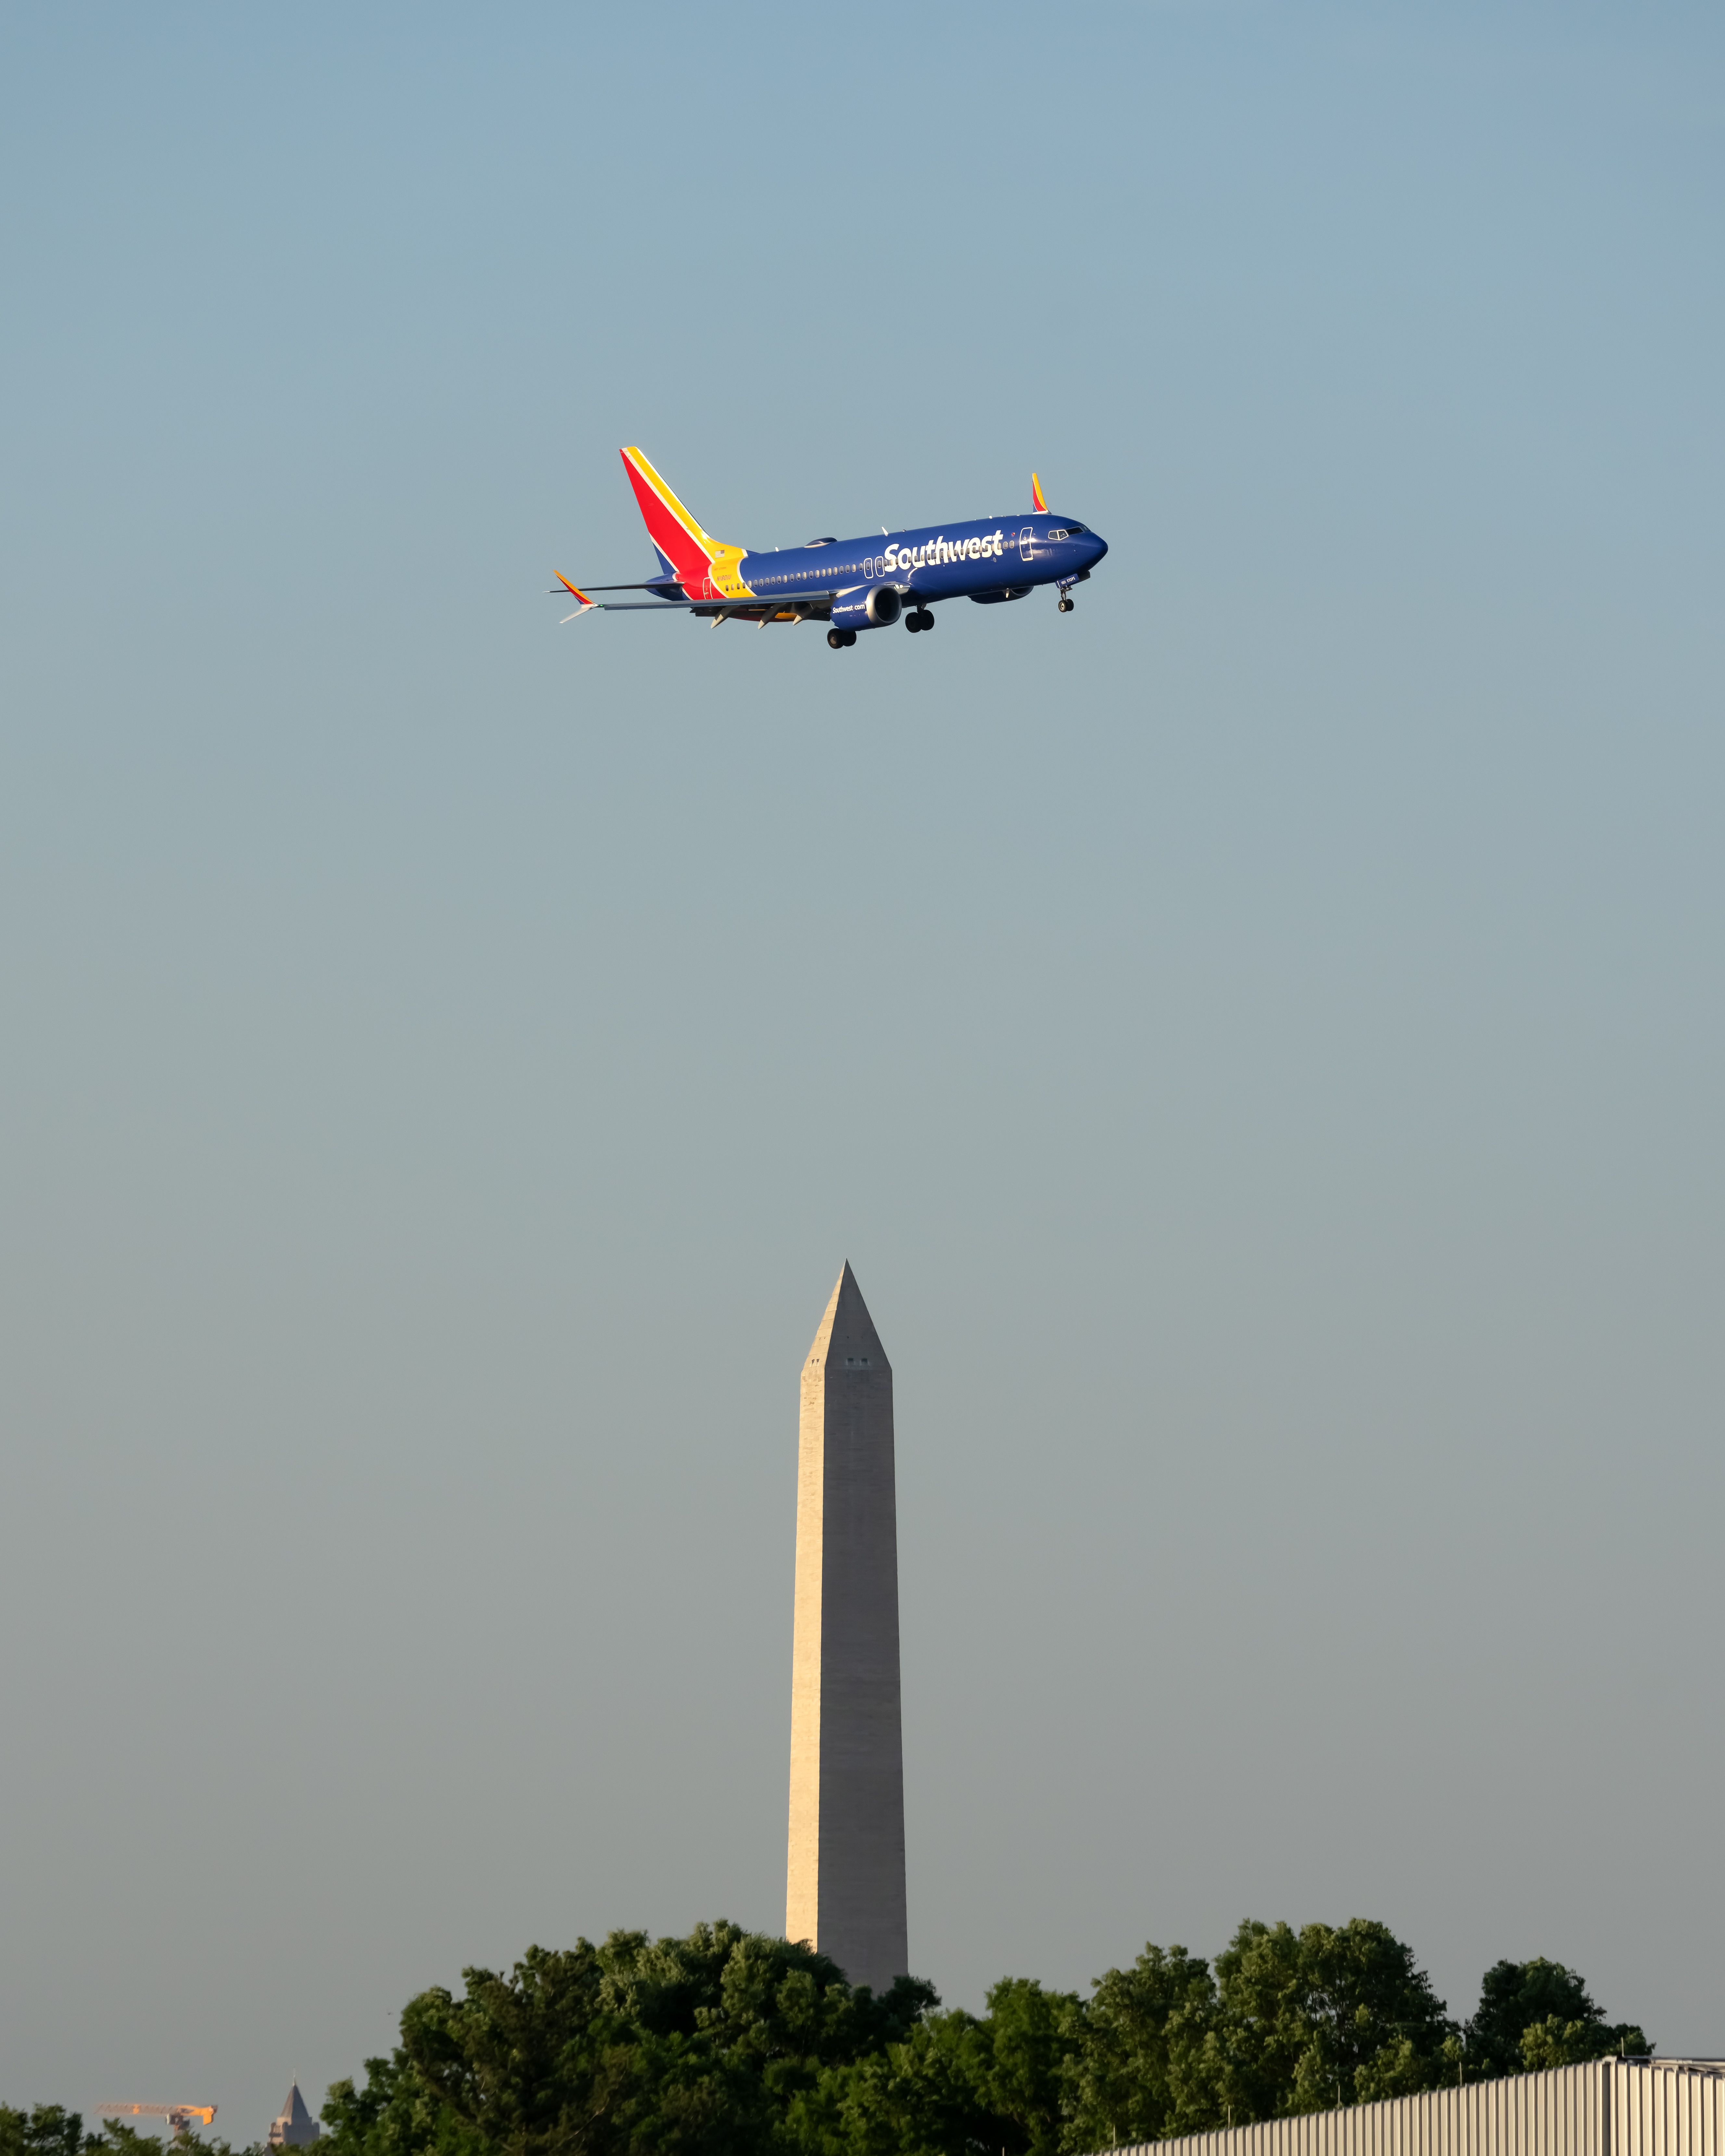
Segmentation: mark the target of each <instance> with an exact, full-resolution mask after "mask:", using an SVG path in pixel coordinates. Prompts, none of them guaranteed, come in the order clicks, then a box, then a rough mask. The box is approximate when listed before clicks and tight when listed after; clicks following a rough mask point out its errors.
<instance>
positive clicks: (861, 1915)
mask: <svg viewBox="0 0 1725 2156" xmlns="http://www.w3.org/2000/svg"><path fill="white" fill-rule="evenodd" d="M784 1928H785V1936H786V1938H791V1939H803V1940H806V1941H807V1942H808V1943H809V1944H810V1945H811V1946H814V1947H815V1948H818V1949H819V1951H820V1952H821V1953H824V1954H828V1955H830V1957H831V1958H832V1959H833V1960H834V1961H835V1962H837V1963H838V1964H839V1968H840V1969H843V1970H844V1972H845V1975H846V1976H847V1977H848V1978H849V1979H850V1981H851V1983H852V1984H871V1985H873V1987H874V1988H875V1990H876V1991H882V1990H884V1989H886V1986H887V1985H888V1984H891V1981H892V1979H894V1977H896V1976H902V1975H904V1974H906V1972H907V1970H908V1968H909V1965H910V1964H909V1958H908V1956H907V1954H906V1947H905V1781H904V1748H903V1744H902V1741H901V1736H900V1732H899V1697H898V1516H897V1507H896V1501H895V1499H894V1496H893V1471H892V1365H891V1363H889V1362H888V1361H887V1359H886V1352H885V1350H884V1349H883V1348H882V1347H881V1345H880V1334H879V1333H878V1332H875V1322H874V1320H873V1319H872V1318H871V1317H870V1316H869V1312H868V1306H867V1304H866V1303H865V1302H864V1301H863V1299H862V1291H861V1289H860V1288H859V1287H858V1286H857V1284H856V1276H855V1274H854V1273H853V1272H852V1271H851V1270H850V1266H849V1265H846V1266H845V1270H844V1271H843V1272H842V1273H840V1274H839V1285H838V1286H837V1287H835V1288H834V1290H833V1299H832V1301H830V1302H829V1303H828V1305H827V1308H826V1315H825V1317H823V1318H822V1319H821V1321H820V1330H819V1332H817V1333H816V1334H815V1336H814V1346H813V1347H811V1348H810V1349H809V1359H808V1361H807V1362H806V1363H804V1364H803V1417H802V1425H801V1435H800V1440H799V1444H798V1460H797V1615H796V1637H795V1645H794V1648H793V1653H792V1661H791V1831H790V1849H789V1855H788V1861H787V1863H786V1866H785V1917H784Z"/></svg>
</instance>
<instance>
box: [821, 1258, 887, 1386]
mask: <svg viewBox="0 0 1725 2156" xmlns="http://www.w3.org/2000/svg"><path fill="white" fill-rule="evenodd" d="M809 1363H811V1364H813V1363H822V1364H824V1366H825V1367H826V1368H829V1369H831V1370H855V1371H861V1370H886V1371H889V1372H890V1371H891V1368H892V1365H891V1363H889V1362H888V1361H887V1359H886V1348H885V1347H882V1345H881V1344H880V1334H879V1333H878V1332H876V1331H875V1321H874V1319H873V1318H872V1317H870V1315H869V1306H868V1305H867V1303H865V1301H863V1291H862V1290H861V1289H860V1287H859V1286H857V1284H856V1275H855V1272H854V1271H853V1270H852V1269H851V1264H850V1259H849V1258H847V1259H846V1260H845V1264H844V1268H843V1270H841V1271H840V1273H839V1279H838V1283H837V1285H836V1286H834V1290H833V1292H832V1294H831V1296H829V1298H828V1301H827V1306H826V1309H825V1311H824V1313H823V1314H822V1317H821V1321H820V1330H819V1332H817V1333H816V1334H815V1336H814V1345H813V1347H810V1349H809Z"/></svg>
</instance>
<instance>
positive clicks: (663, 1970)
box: [323, 1923, 936, 2156]
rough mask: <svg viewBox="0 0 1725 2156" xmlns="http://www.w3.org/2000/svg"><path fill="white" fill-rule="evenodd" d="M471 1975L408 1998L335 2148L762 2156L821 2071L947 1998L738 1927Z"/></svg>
mask: <svg viewBox="0 0 1725 2156" xmlns="http://www.w3.org/2000/svg"><path fill="white" fill-rule="evenodd" d="M464 1980H465V1992H464V1994H463V1996H462V1997H460V1998H459V1999H457V1998H454V1997H453V1996H452V1995H451V1994H449V1992H448V1991H445V1990H444V1989H441V1988H439V1989H434V1990H430V1991H425V1992H422V1993H421V1994H419V1996H418V1998H417V1999H412V2000H410V2001H409V2002H408V2006H407V2008H406V2010H404V2012H403V2015H402V2022H401V2036H402V2040H401V2044H400V2046H398V2049H397V2051H395V2053H394V2055H393V2057H392V2058H390V2059H388V2060H387V2061H386V2060H381V2059H372V2060H368V2061H367V2063H366V2085H365V2087H364V2088H362V2089H356V2088H355V2087H354V2086H353V2084H352V2082H337V2083H336V2085H335V2087H333V2088H331V2091H330V2094H329V2098H328V2101H327V2102H326V2105H325V2107H324V2112H323V2116H324V2118H325V2120H326V2123H327V2124H328V2125H329V2127H330V2128H331V2142H330V2156H755V2152H757V2151H758V2150H759V2149H761V2148H762V2147H764V2146H765V2145H767V2144H768V2143H769V2142H772V2141H774V2140H778V2139H781V2138H783V2126H784V2119H785V2114H786V2112H788V2108H789V2107H790V2106H791V2104H792V2103H793V2102H794V2101H795V2099H796V2098H797V2097H798V2096H799V2095H803V2094H805V2093H806V2092H809V2091H811V2090H812V2089H813V2088H814V2085H815V2083H816V2082H817V2080H818V2079H819V2075H820V2073H821V2071H822V2070H823V2069H824V2068H827V2067H830V2066H835V2065H839V2064H843V2063H845V2062H848V2061H850V2060H852V2059H855V2058H856V2057H859V2056H862V2055H864V2054H865V2053H869V2052H874V2051H880V2050H881V2049H882V2048H883V2047H885V2046H887V2045H889V2044H891V2043H892V2042H894V2041H895V2040H900V2039H902V2038H903V2037H904V2036H906V2035H907V2034H908V2033H909V2032H910V2031H911V2029H912V2028H913V2027H914V2026H915V2025H916V2022H917V2021H918V2020H920V2019H921V2018H922V2015H925V2014H926V2013H927V2011H928V2010H929V2009H930V2007H932V2005H934V2004H935V2003H936V1994H935V1992H934V1989H933V1987H932V1985H929V1984H923V1983H921V1982H919V1981H918V1980H916V1979H914V1978H911V1977H901V1978H900V1979H898V1980H897V1981H896V1983H895V1984H893V1985H892V1986H891V1989H889V1990H887V1991H886V1993H885V1994H882V1995H881V1996H880V1997H879V1998H876V1997H875V1995H874V1994H872V1993H871V1992H870V1991H869V1990H868V1989H866V1988H862V1989H857V1990H853V1989H851V1987H850V1985H849V1984H846V1983H845V1979H844V1978H843V1977H842V1976H841V1975H840V1974H839V1970H838V1969H836V1968H835V1967H834V1964H833V1963H831V1962H830V1961H829V1960H828V1959H827V1958H825V1957H824V1955H821V1954H817V1953H812V1952H811V1951H810V1950H809V1948H806V1947H801V1946H792V1945H789V1944H788V1943H786V1942H785V1941H784V1940H783V1939H772V1938H763V1937H762V1936H760V1935H758V1934H755V1933H747V1932H743V1931H742V1930H740V1929H739V1928H737V1926H736V1925H734V1924H725V1923H719V1924H701V1925H698V1926H697V1927H696V1929H695V1930H694V1931H693V1932H692V1933H691V1934H690V1935H689V1937H688V1938H686V1939H661V1940H659V1941H657V1942H656V1943H655V1941H653V1940H651V1939H649V1938H648V1936H647V1934H646V1933H644V1932H614V1933H612V1934H611V1935H610V1937H609V1938H607V1939H606V1940H605V1941H604V1943H603V1945H601V1946H598V1947H595V1946H593V1944H591V1943H589V1942H588V1940H585V1939H583V1940H580V1941H578V1943H577V1944H576V1946H575V1947H574V1948H573V1949H572V1951H570V1952H568V1953H549V1952H547V1950H546V1949H545V1948H542V1947H534V1948H530V1950H529V1951H528V1953H526V1955H525V1956H524V1957H523V1958H522V1959H521V1961H519V1962H517V1963H516V1966H515V1969H514V1970H513V1971H512V1972H511V1974H509V1975H507V1976H503V1975H499V1974H495V1973H494V1972H493V1971H491V1970H490V1969H468V1970H466V1971H465V1972H464Z"/></svg>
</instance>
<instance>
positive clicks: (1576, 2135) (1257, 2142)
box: [1122, 2059, 1725, 2156]
mask: <svg viewBox="0 0 1725 2156" xmlns="http://www.w3.org/2000/svg"><path fill="white" fill-rule="evenodd" d="M1122 2156H1725V2066H1722V2065H1720V2064H1719V2063H1717V2062H1716V2061H1703V2060H1695V2061H1681V2062H1680V2061H1665V2060H1660V2061H1645V2060H1638V2059H1599V2060H1595V2061H1593V2062H1592V2063H1591V2064H1590V2065H1588V2066H1560V2067H1558V2069H1557V2071H1555V2072H1553V2073H1548V2074H1517V2076H1515V2078H1514V2079H1513V2080H1512V2081H1503V2082H1476V2083H1475V2084H1474V2085H1473V2086H1472V2087H1471V2088H1460V2089H1435V2090H1433V2091H1431V2092H1430V2093H1429V2094H1427V2095H1425V2096H1406V2097H1396V2098H1394V2100H1393V2101H1391V2102H1387V2103H1358V2104H1353V2105H1350V2106H1349V2107H1348V2109H1347V2110H1345V2111H1317V2112H1307V2113H1306V2114H1305V2115H1304V2116H1303V2117H1299V2118H1272V2119H1266V2121H1265V2122H1264V2123H1262V2124H1261V2125H1258V2126H1236V2127H1235V2128H1231V2129H1230V2131H1228V2132H1226V2133H1189V2134H1186V2135H1184V2136H1183V2137H1182V2138H1180V2139H1178V2140H1177V2141H1147V2142H1141V2143H1138V2144H1137V2148H1135V2149H1134V2150H1132V2151H1131V2152H1125V2151H1123V2152H1122Z"/></svg>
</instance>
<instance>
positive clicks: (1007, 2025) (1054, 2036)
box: [789, 1977, 1085, 2156]
mask: <svg viewBox="0 0 1725 2156" xmlns="http://www.w3.org/2000/svg"><path fill="white" fill-rule="evenodd" d="M1084 2018H1085V2008H1084V2004H1083V2002H1082V2000H1081V1999H1079V1997H1078V1996H1077V1994H1076V1993H1074V1992H1070V1991H1047V1990H1045V1989H1044V1988H1043V1987H1042V1985H1040V1984H1037V1983H1034V1982H1033V1981H1032V1980H1031V1979H1029V1978H1027V1977H1006V1978H1004V1979H1002V1980H1001V1982H1000V1983H999V1984H995V1985H994V1986H993V1989H991V1990H990V1992H989V1993H988V2013H987V2015H985V2016H983V2018H981V2019H978V2017H977V2016H976V2015H973V2014H966V2013H963V2012H959V2011H955V2012H952V2013H949V2014H936V2015H929V2016H928V2017H927V2018H926V2019H925V2020H922V2021H921V2022H919V2023H918V2024H917V2025H916V2027H915V2028H913V2029H912V2030H911V2031H910V2032H909V2034H908V2035H906V2037H905V2039H904V2040H902V2041H901V2042H897V2043H890V2044H888V2045H887V2046H886V2047H885V2049H884V2050H883V2051H880V2052H879V2053H876V2054H875V2055H873V2056H864V2057H860V2058H858V2059H857V2060H855V2061H853V2062H852V2063H850V2064H849V2065H847V2066H841V2067H836V2068H833V2069H830V2070H829V2071H827V2072H825V2073H824V2074H823V2075H822V2076H821V2077H820V2080H819V2084H818V2086H817V2087H815V2088H814V2090H813V2091H812V2092H810V2093H809V2096H808V2097H806V2098H804V2099H803V2100H802V2101H800V2102H798V2104H797V2105H796V2106H795V2107H794V2108H793V2114H792V2117H791V2120H790V2122H789V2131H790V2135H791V2138H793V2141H794V2142H795V2143H797V2145H798V2147H799V2148H802V2149H803V2151H805V2152H807V2156H966V2152H970V2156H1001V2152H1003V2151H1004V2156H1058V2151H1059V2149H1060V2147H1061V2128H1062V2123H1063V2120H1064V2117H1065V2101H1066V2088H1067V2082H1068V2076H1069V2072H1070V2066H1071V2062H1072V2060H1073V2058H1074V2056H1075V2055H1076V2052H1077V2051H1078V2049H1079V2046H1080V2044H1081V2035H1082V2028H1083V2023H1084Z"/></svg>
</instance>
